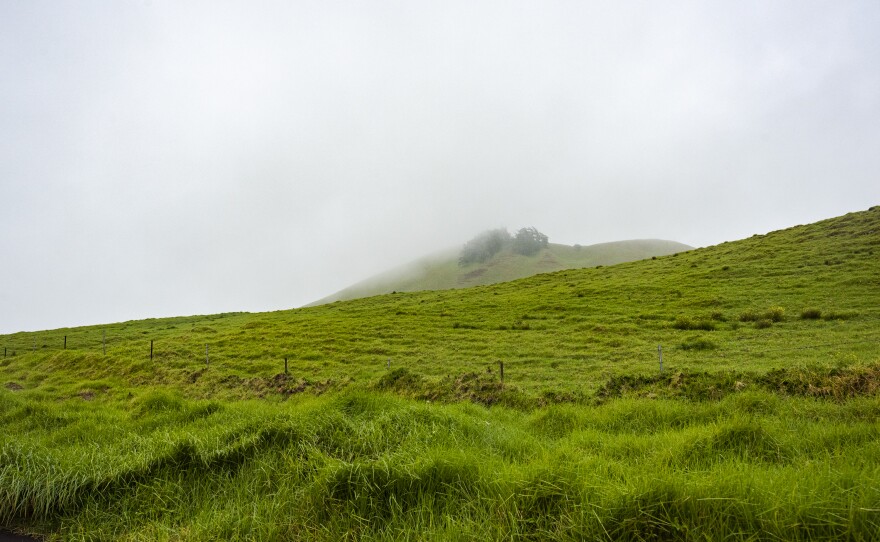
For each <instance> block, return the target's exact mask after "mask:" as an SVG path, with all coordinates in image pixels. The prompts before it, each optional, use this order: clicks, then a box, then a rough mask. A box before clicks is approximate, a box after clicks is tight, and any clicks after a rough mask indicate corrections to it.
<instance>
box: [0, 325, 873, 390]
mask: <svg viewBox="0 0 880 542" xmlns="http://www.w3.org/2000/svg"><path fill="white" fill-rule="evenodd" d="M3 339H5V340H3ZM744 340H747V339H745V338H740V339H737V340H734V341H727V342H723V343H716V342H711V341H707V342H706V343H705V344H703V345H700V344H699V343H697V344H696V345H695V347H694V348H693V351H689V352H687V353H683V351H685V350H690V348H686V344H687V343H684V344H679V345H675V346H672V347H671V348H669V347H668V346H665V345H663V344H658V345H657V346H656V347H652V350H654V352H655V353H654V354H653V355H655V356H656V359H657V363H658V366H659V367H658V368H659V371H660V372H663V370H664V363H665V366H666V367H665V368H666V369H667V370H669V369H670V368H671V366H672V364H673V363H675V362H676V361H680V360H682V359H683V358H688V359H694V358H702V359H712V358H728V359H729V358H737V357H745V356H756V355H763V354H772V353H780V352H802V351H808V350H820V349H826V350H828V349H837V348H847V349H850V351H851V352H855V348H854V347H859V346H867V345H874V346H877V349H876V351H875V350H873V349H871V353H874V352H876V353H877V354H878V355H880V336H865V337H862V338H859V339H858V340H849V341H835V342H823V343H814V344H796V345H789V346H784V347H769V348H768V347H764V346H762V345H744V344H743V341H744ZM765 340H766V339H765ZM0 341H2V343H0V344H3V347H2V348H3V358H11V357H15V356H20V355H29V354H35V353H38V352H39V353H47V352H58V351H71V352H93V353H101V354H102V355H104V356H106V355H107V354H108V351H109V352H110V355H111V356H113V355H118V354H125V355H126V356H130V355H132V354H134V355H135V356H138V355H139V354H136V352H138V351H140V352H142V353H143V356H144V357H143V358H141V359H150V360H152V361H157V360H158V359H168V358H173V359H175V360H176V361H184V362H186V363H188V364H189V363H193V364H195V363H199V364H201V363H204V364H205V366H209V365H210V364H211V359H212V358H215V359H219V360H222V361H230V360H231V359H253V357H252V356H242V355H241V351H240V350H237V351H236V354H235V355H233V356H232V357H231V358H230V357H228V356H225V355H224V349H223V347H222V345H223V342H221V343H220V344H216V343H215V344H212V343H211V342H210V341H208V342H204V341H196V340H194V339H192V338H181V337H180V336H177V335H171V336H164V337H160V338H159V339H150V338H148V337H147V336H145V335H144V331H139V332H137V333H134V334H132V333H128V334H113V333H111V334H108V333H107V332H106V330H102V331H101V333H83V332H74V333H73V334H69V335H68V334H60V333H49V334H46V335H42V336H41V335H40V334H39V333H26V334H16V335H7V336H5V337H3V338H0ZM312 346H313V345H311V344H304V345H299V346H293V347H290V346H283V345H281V344H270V345H267V344H266V343H260V345H259V348H260V350H261V353H262V354H264V355H263V356H261V357H263V358H265V359H277V360H278V361H279V363H280V361H281V360H282V359H283V360H284V367H285V372H286V371H287V365H288V358H289V359H297V358H298V357H299V356H298V355H297V354H298V353H301V351H303V350H306V349H310V348H312ZM122 349H124V350H122ZM267 350H271V351H272V353H269V352H267ZM600 350H601V349H600ZM605 350H607V351H614V350H615V349H614V348H612V347H605ZM621 353H622V354H623V353H625V354H626V355H627V356H632V354H633V353H634V348H633V347H632V346H628V347H627V348H625V349H621ZM683 354H684V355H683ZM647 355H649V354H648V353H647V352H646V353H645V356H647ZM367 357H370V356H367ZM371 357H372V358H375V357H376V356H371ZM380 357H381V358H382V359H381V360H379V363H382V364H383V365H386V367H387V368H388V369H390V368H391V358H388V359H387V361H385V359H386V358H387V356H380ZM639 357H641V355H639ZM490 358H491V359H490ZM643 359H645V358H643ZM474 361H475V362H476V363H478V364H480V365H485V364H486V363H487V362H489V363H492V364H495V363H499V364H500V367H499V371H500V373H501V375H502V376H501V378H502V380H503V378H504V377H503V374H504V365H503V364H504V363H506V364H507V371H508V373H510V370H511V369H512V368H515V367H516V365H518V364H519V363H517V360H514V359H511V360H504V361H502V360H497V356H491V357H484V358H483V359H480V360H474Z"/></svg>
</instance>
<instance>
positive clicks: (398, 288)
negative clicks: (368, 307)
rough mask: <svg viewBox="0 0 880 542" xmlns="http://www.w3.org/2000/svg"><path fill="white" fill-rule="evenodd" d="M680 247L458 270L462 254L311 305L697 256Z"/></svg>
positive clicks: (496, 262)
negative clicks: (671, 256)
mask: <svg viewBox="0 0 880 542" xmlns="http://www.w3.org/2000/svg"><path fill="white" fill-rule="evenodd" d="M692 249H693V247H691V246H688V245H685V244H682V243H677V242H675V241H663V240H659V239H638V240H630V241H617V242H612V243H599V244H596V245H589V246H568V245H560V244H555V243H553V244H550V246H548V247H547V248H545V249H542V250H541V251H540V252H538V254H536V255H534V256H523V255H520V254H516V253H514V252H513V251H511V250H510V249H509V248H508V249H505V250H503V251H502V252H500V253H499V254H496V255H495V256H494V257H493V258H491V259H490V260H488V261H486V262H484V263H472V264H468V265H465V266H461V265H459V264H458V251H457V250H447V251H443V252H439V253H437V254H433V255H431V256H427V257H425V258H422V259H420V260H417V261H415V262H413V263H410V264H408V265H404V266H402V267H399V268H396V269H392V270H390V271H387V272H385V273H381V274H379V275H377V276H375V277H371V278H368V279H366V280H364V281H361V282H358V283H357V284H354V285H352V286H349V287H348V288H345V289H343V290H340V291H339V292H336V293H335V294H332V295H329V296H327V297H325V298H323V299H320V300H318V301H315V302H313V303H310V304H309V305H307V306H309V307H313V306H316V305H323V304H325V303H332V302H334V301H345V300H349V299H358V298H361V297H371V296H374V295H380V294H388V293H391V292H417V291H420V290H449V289H453V288H467V287H470V286H483V285H487V284H496V283H499V282H507V281H511V280H516V279H521V278H525V277H530V276H532V275H537V274H539V273H548V272H551V271H561V270H563V269H576V268H580V267H595V266H598V265H615V264H618V263H623V262H632V261H636V260H644V259H646V258H651V257H652V256H665V255H668V254H674V253H676V252H685V251H688V250H692Z"/></svg>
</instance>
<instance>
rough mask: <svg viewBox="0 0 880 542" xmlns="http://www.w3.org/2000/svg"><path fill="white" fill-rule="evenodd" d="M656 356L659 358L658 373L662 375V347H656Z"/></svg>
mask: <svg viewBox="0 0 880 542" xmlns="http://www.w3.org/2000/svg"><path fill="white" fill-rule="evenodd" d="M657 356H659V358H660V373H661V374H662V373H663V347H662V346H661V345H659V344H658V345H657Z"/></svg>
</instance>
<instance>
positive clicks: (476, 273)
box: [459, 267, 486, 282]
mask: <svg viewBox="0 0 880 542" xmlns="http://www.w3.org/2000/svg"><path fill="white" fill-rule="evenodd" d="M485 274H486V268H485V267H481V268H479V269H474V270H473V271H471V272H469V273H465V274H464V275H462V276H461V280H459V282H465V281H468V280H471V279H476V278H480V277H482V276H483V275H485Z"/></svg>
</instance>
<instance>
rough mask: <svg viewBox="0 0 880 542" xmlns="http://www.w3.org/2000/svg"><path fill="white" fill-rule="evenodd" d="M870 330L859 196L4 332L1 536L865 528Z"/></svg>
mask: <svg viewBox="0 0 880 542" xmlns="http://www.w3.org/2000/svg"><path fill="white" fill-rule="evenodd" d="M878 329H880V207H874V208H872V209H871V210H869V211H865V212H860V213H852V214H849V215H846V216H843V217H839V218H835V219H831V220H826V221H823V222H819V223H816V224H811V225H807V226H798V227H794V228H790V229H788V230H784V231H779V232H773V233H770V234H767V235H756V236H754V237H752V238H749V239H746V240H742V241H737V242H732V243H725V244H722V245H719V246H716V247H709V248H705V249H699V250H694V251H691V252H687V253H681V254H678V255H670V256H665V257H658V258H656V259H650V260H646V261H639V262H632V263H625V264H621V265H616V266H611V267H601V268H590V269H578V270H567V271H561V272H556V273H549V274H541V275H537V276H533V277H530V278H527V279H523V280H519V281H515V282H508V283H503V284H496V285H492V286H480V287H475V288H470V289H463V290H447V291H436V292H417V293H397V294H392V295H384V296H378V297H372V298H368V299H359V300H355V301H348V302H337V303H332V304H328V305H323V306H320V307H314V308H308V309H298V310H291V311H280V312H274V313H263V314H225V315H213V316H193V317H183V318H172V319H161V320H145V321H138V322H126V323H120V324H112V325H107V326H95V327H84V328H75V329H59V330H52V331H45V332H39V333H18V334H13V335H5V336H0V348H6V352H7V355H6V357H5V358H3V359H2V360H0V428H2V430H0V528H3V527H6V528H14V529H21V530H25V531H28V532H39V533H44V534H47V535H49V538H50V539H54V540H217V539H224V540H340V539H366V540H425V539H431V540H502V539H504V540H509V539H514V540H585V539H589V540H594V539H595V540H707V539H710V540H714V539H726V540H779V539H785V540H819V539H822V540H825V539H839V540H876V533H877V532H880V422H878V420H880V397H878V393H877V392H878V389H880V333H878ZM104 333H106V354H104V353H103V351H102V338H103V335H104ZM65 337H66V341H67V348H66V349H63V345H64V340H65ZM151 341H152V342H153V359H152V360H151V359H150V342H151ZM206 345H207V346H208V355H209V360H208V363H206V359H205V346H206ZM658 345H660V346H662V354H663V368H664V370H663V372H662V373H661V372H660V367H659V361H660V360H659V357H658ZM13 354H14V355H13ZM285 358H287V359H288V362H287V365H288V370H289V372H288V373H287V374H285V372H284V363H285V362H284V359H285ZM499 361H503V363H504V381H503V383H502V382H501V377H500V376H501V375H500V374H499V373H500V365H499Z"/></svg>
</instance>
